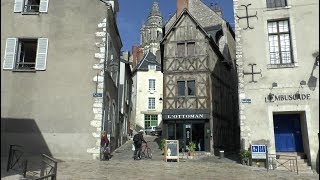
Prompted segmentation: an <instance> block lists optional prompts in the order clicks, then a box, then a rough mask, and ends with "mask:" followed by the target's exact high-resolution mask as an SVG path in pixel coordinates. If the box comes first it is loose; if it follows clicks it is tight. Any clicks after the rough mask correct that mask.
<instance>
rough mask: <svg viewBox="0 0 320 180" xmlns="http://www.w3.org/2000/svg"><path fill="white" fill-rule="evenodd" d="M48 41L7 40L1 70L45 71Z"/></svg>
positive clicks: (44, 39)
mask: <svg viewBox="0 0 320 180" xmlns="http://www.w3.org/2000/svg"><path fill="white" fill-rule="evenodd" d="M47 50H48V39H47V38H39V39H17V38H8V39H7V43H6V50H5V55H4V56H5V57H4V63H3V69H5V70H45V69H46V59H47Z"/></svg>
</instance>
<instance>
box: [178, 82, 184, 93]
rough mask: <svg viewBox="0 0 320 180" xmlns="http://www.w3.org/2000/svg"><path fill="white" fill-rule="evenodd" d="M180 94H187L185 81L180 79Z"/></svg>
mask: <svg viewBox="0 0 320 180" xmlns="http://www.w3.org/2000/svg"><path fill="white" fill-rule="evenodd" d="M178 96H185V81H178Z"/></svg>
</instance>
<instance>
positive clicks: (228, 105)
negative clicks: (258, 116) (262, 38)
mask: <svg viewBox="0 0 320 180" xmlns="http://www.w3.org/2000/svg"><path fill="white" fill-rule="evenodd" d="M164 32H165V35H164V38H163V39H162V41H161V60H162V71H163V111H162V119H163V137H164V138H166V139H176V140H179V147H180V150H182V151H183V150H185V149H186V146H187V145H188V144H189V142H191V141H192V142H194V143H196V144H197V148H196V150H198V151H207V152H212V153H216V152H217V151H218V150H225V151H228V152H231V151H235V150H236V149H237V146H238V144H237V139H238V132H239V126H238V123H237V120H238V117H237V114H238V113H237V109H238V104H237V81H236V69H235V64H234V61H233V60H234V59H235V46H234V45H235V40H234V33H233V31H232V29H231V28H230V26H229V25H228V23H227V22H226V21H224V20H223V18H222V17H221V16H220V14H218V13H216V12H215V11H214V9H211V8H210V7H208V6H207V5H205V4H204V3H203V2H202V1H200V0H177V11H176V14H174V15H173V16H172V17H171V19H169V21H168V22H167V24H166V25H165V29H164ZM198 144H199V146H198Z"/></svg>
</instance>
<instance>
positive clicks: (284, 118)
mask: <svg viewBox="0 0 320 180" xmlns="http://www.w3.org/2000/svg"><path fill="white" fill-rule="evenodd" d="M273 124H274V138H275V145H276V152H303V151H304V150H303V142H302V133H301V123H300V114H274V115H273Z"/></svg>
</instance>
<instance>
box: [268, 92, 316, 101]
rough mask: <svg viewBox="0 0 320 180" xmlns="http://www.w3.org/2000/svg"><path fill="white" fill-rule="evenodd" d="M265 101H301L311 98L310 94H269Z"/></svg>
mask: <svg viewBox="0 0 320 180" xmlns="http://www.w3.org/2000/svg"><path fill="white" fill-rule="evenodd" d="M264 99H265V102H279V101H299V100H309V99H310V94H299V93H296V94H281V95H275V94H271V93H270V94H269V95H268V96H267V97H265V98H264Z"/></svg>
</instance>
